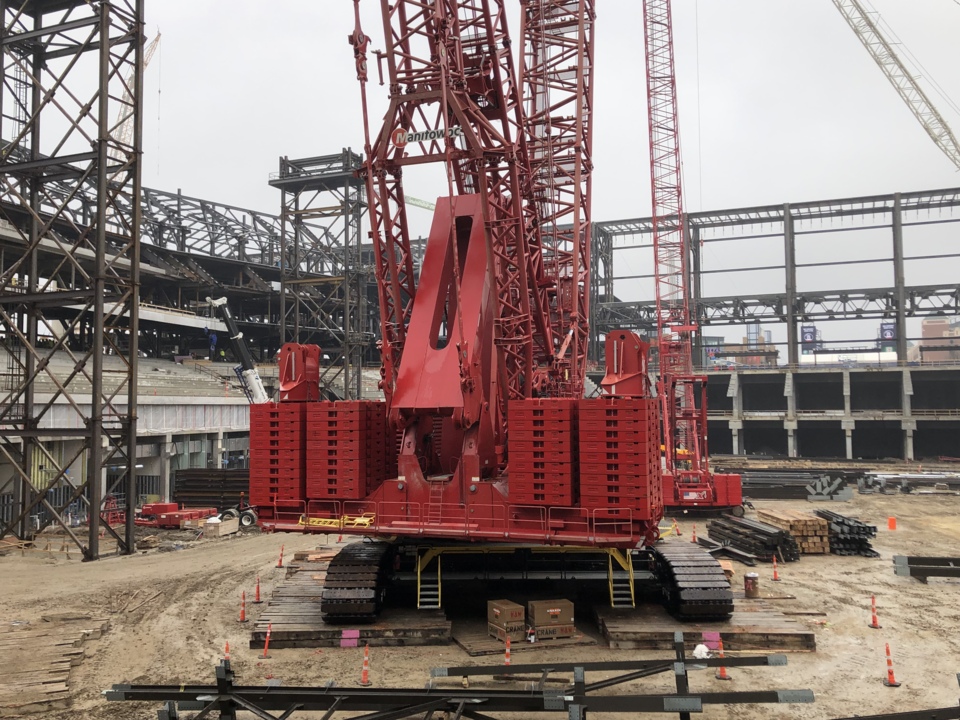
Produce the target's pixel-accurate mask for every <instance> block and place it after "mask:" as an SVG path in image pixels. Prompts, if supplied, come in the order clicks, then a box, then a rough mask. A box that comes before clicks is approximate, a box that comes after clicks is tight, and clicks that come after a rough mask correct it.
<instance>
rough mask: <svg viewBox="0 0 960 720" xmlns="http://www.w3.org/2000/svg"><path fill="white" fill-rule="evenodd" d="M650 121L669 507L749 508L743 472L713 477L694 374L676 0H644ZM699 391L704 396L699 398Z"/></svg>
mask: <svg viewBox="0 0 960 720" xmlns="http://www.w3.org/2000/svg"><path fill="white" fill-rule="evenodd" d="M643 22H644V40H645V50H646V66H647V120H648V125H649V131H650V177H651V183H650V186H651V192H652V195H653V203H652V204H653V252H654V256H655V258H654V259H655V266H656V273H655V274H656V299H657V337H656V341H657V345H658V347H659V351H660V353H659V354H660V379H659V396H660V399H661V402H662V416H663V445H664V474H663V498H664V504H665V505H666V506H667V507H683V508H690V507H698V508H718V507H729V508H731V509H733V510H734V511H735V512H740V513H742V508H741V507H740V503H741V500H742V498H741V484H740V476H739V475H714V474H713V473H711V472H710V468H709V455H708V452H707V378H706V376H704V375H694V374H693V350H692V343H691V337H692V335H693V333H695V332H696V331H697V325H696V323H695V322H694V320H693V318H692V317H691V313H690V292H689V273H688V268H687V257H688V244H687V237H686V227H685V223H686V218H685V217H684V214H683V188H682V182H681V165H680V135H679V123H678V119H677V83H676V73H675V68H674V54H673V18H672V14H671V7H670V0H644V3H643ZM698 396H699V397H698Z"/></svg>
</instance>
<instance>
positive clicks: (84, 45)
mask: <svg viewBox="0 0 960 720" xmlns="http://www.w3.org/2000/svg"><path fill="white" fill-rule="evenodd" d="M143 4H144V0H102V1H101V2H96V3H91V2H87V1H85V0H72V1H71V0H16V1H8V0H0V17H2V23H3V25H2V28H0V46H2V50H0V52H2V69H0V73H2V82H0V136H2V150H0V248H2V250H0V333H2V344H3V352H4V355H5V358H4V359H3V361H2V362H0V368H3V369H4V370H5V372H4V374H3V378H2V383H0V385H2V391H0V455H2V457H3V459H4V460H6V462H7V463H9V467H10V468H11V473H10V475H8V476H5V477H0V539H2V538H4V537H7V536H12V537H15V538H17V539H19V540H31V539H33V538H35V537H36V535H38V534H39V533H41V532H43V531H44V530H46V529H47V528H48V527H50V526H59V529H60V530H61V531H62V533H64V534H65V535H66V536H69V538H70V540H71V541H72V542H74V543H76V544H77V546H79V547H80V549H81V550H82V552H83V555H84V557H85V559H87V560H96V559H97V558H99V556H100V537H101V533H103V534H104V535H105V536H106V535H109V536H112V537H113V538H115V539H116V541H117V547H118V549H119V551H120V552H123V553H132V552H134V549H135V548H134V534H133V531H134V524H133V520H134V513H133V508H134V503H135V502H136V497H135V487H136V478H135V472H136V470H135V463H136V434H137V414H136V404H137V382H136V380H137V357H138V308H139V304H138V285H139V263H140V256H139V252H140V250H139V227H140V213H141V210H140V208H141V206H140V156H141V144H142V141H141V136H142V112H141V107H142V105H141V97H142V93H141V89H142V85H143V42H144V26H143V14H144V8H143ZM117 118H119V120H117ZM127 119H130V120H131V121H132V124H133V133H132V135H131V138H132V139H131V140H129V141H124V139H123V137H122V136H123V135H124V134H125V133H122V132H121V130H122V128H123V126H124V125H125V124H126V121H127ZM106 361H109V370H110V372H108V373H105V372H104V369H105V368H104V366H105V362H106ZM57 441H60V442H57ZM54 445H58V446H60V447H62V448H68V449H67V450H65V451H63V450H61V451H57V452H53V451H52V449H51V448H52V447H53V446H54ZM118 501H119V502H118ZM118 510H120V511H122V512H118ZM81 521H85V522H86V528H85V529H84V528H83V527H82V522H81ZM111 522H113V523H115V524H117V527H116V528H115V527H113V526H112V525H111ZM84 535H85V537H84Z"/></svg>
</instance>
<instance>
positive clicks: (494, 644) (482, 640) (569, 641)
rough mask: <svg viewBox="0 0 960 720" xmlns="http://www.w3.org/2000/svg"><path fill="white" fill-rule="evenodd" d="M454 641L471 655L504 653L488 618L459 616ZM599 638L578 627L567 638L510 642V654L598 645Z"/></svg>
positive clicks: (454, 631)
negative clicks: (573, 633)
mask: <svg viewBox="0 0 960 720" xmlns="http://www.w3.org/2000/svg"><path fill="white" fill-rule="evenodd" d="M452 632H453V641H454V642H455V643H456V644H457V645H459V646H460V647H461V648H463V650H464V651H466V653H467V654H468V655H469V656H470V657H479V656H481V655H503V652H504V649H505V645H504V642H503V640H499V639H497V638H495V637H491V636H490V635H489V633H487V621H486V618H483V619H480V620H468V619H461V618H458V619H457V620H455V621H454V623H453V631H452ZM596 644H597V639H596V638H594V637H590V636H589V635H586V634H584V633H583V632H581V631H580V628H577V634H576V635H574V636H572V637H565V638H547V639H544V640H538V641H537V642H535V643H530V642H524V641H517V642H511V643H510V654H511V655H513V653H516V652H523V651H524V650H548V649H550V648H566V647H571V646H584V645H596Z"/></svg>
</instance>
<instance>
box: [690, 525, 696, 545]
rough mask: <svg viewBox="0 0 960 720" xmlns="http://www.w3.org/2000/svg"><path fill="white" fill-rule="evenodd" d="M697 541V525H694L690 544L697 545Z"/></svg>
mask: <svg viewBox="0 0 960 720" xmlns="http://www.w3.org/2000/svg"><path fill="white" fill-rule="evenodd" d="M696 541H697V524H696V523H694V524H693V533H691V535H690V542H692V543H695V542H696Z"/></svg>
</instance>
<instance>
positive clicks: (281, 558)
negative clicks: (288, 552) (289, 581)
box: [277, 545, 283, 568]
mask: <svg viewBox="0 0 960 720" xmlns="http://www.w3.org/2000/svg"><path fill="white" fill-rule="evenodd" d="M277 567H278V568H282V567H283V545H281V546H280V559H278V560H277Z"/></svg>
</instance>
